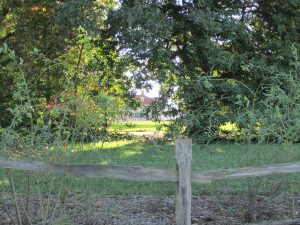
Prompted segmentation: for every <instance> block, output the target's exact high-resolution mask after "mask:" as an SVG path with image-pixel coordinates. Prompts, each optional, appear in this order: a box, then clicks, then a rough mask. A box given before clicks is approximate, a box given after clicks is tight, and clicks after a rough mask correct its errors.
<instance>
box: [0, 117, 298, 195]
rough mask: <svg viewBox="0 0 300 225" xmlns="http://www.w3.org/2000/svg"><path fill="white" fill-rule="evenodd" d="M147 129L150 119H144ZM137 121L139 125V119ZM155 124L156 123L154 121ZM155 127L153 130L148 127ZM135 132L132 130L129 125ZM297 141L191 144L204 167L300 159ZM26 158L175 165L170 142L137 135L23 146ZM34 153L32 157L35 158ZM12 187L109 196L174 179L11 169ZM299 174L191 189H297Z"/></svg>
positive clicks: (1, 180)
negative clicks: (146, 179) (130, 178)
mask: <svg viewBox="0 0 300 225" xmlns="http://www.w3.org/2000/svg"><path fill="white" fill-rule="evenodd" d="M146 124H147V125H145V124H144V125H141V126H143V129H144V128H145V126H148V128H149V130H150V127H152V128H153V124H150V123H149V122H147V123H146ZM137 125H138V124H137ZM154 127H155V126H154ZM152 130H153V129H152ZM131 131H135V130H131ZM299 147H300V146H299V145H298V144H297V145H292V146H289V147H288V148H286V147H284V146H282V145H275V144H261V145H255V144H249V145H243V144H210V145H197V144H194V145H193V160H192V170H194V171H205V170H211V169H226V168H239V167H251V166H262V165H268V164H276V163H286V162H296V161H300V148H299ZM26 155H27V158H29V159H32V158H34V160H45V161H52V162H56V163H61V164H88V165H122V166H145V167H153V168H168V169H174V170H175V155H174V142H162V141H160V140H155V139H154V140H151V141H141V139H140V138H139V137H136V138H133V139H132V140H119V141H112V142H104V143H102V142H99V143H89V144H77V145H73V146H72V145H68V146H65V147H63V146H62V147H57V146H56V147H51V146H49V147H48V149H47V150H43V151H38V150H34V149H31V150H27V153H26ZM33 156H34V157H33ZM6 174H7V170H4V169H1V170H0V186H1V189H2V190H7V191H9V190H10V188H9V180H8V177H7V176H6ZM13 174H14V181H15V188H16V190H17V191H20V192H26V191H27V190H28V185H27V184H30V188H33V189H34V188H38V189H39V190H42V191H45V192H47V191H48V190H49V189H51V191H55V190H58V189H61V188H62V187H63V188H64V190H67V191H69V192H78V193H82V192H86V191H87V190H88V191H89V192H91V193H96V194H100V195H103V196H112V195H173V194H174V193H175V184H174V183H170V182H131V181H126V180H121V179H110V178H97V179H84V178H78V177H70V176H63V175H54V174H50V173H46V174H45V173H44V174H39V173H31V172H22V171H13ZM299 178H300V176H299V174H294V175H272V176H266V177H263V178H246V179H239V180H221V181H214V182H212V183H211V184H205V185H196V184H194V185H193V194H195V195H197V194H201V193H210V194H215V193H228V192H234V193H242V192H243V191H245V190H246V189H249V188H251V187H252V186H253V185H257V187H256V188H257V190H258V191H259V192H261V193H268V192H269V191H272V190H273V189H274V188H278V189H279V190H281V191H291V189H293V190H300V179H299Z"/></svg>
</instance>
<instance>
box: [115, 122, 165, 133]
mask: <svg viewBox="0 0 300 225" xmlns="http://www.w3.org/2000/svg"><path fill="white" fill-rule="evenodd" d="M169 123H170V122H169V121H162V122H160V123H158V122H153V121H148V120H147V121H125V122H117V123H114V124H113V125H112V126H111V127H110V131H123V132H146V131H153V132H154V131H157V130H158V129H162V130H165V128H164V127H163V125H168V124H169Z"/></svg>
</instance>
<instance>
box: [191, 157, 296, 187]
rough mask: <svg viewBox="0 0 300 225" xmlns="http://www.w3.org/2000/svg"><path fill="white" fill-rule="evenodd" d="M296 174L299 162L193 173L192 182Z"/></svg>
mask: <svg viewBox="0 0 300 225" xmlns="http://www.w3.org/2000/svg"><path fill="white" fill-rule="evenodd" d="M296 172H300V162H294V163H283V164H275V165H267V166H261V167H248V168H237V169H225V170H209V171H199V172H193V173H192V181H193V182H195V183H199V182H201V181H202V180H203V177H204V178H206V179H208V180H209V179H212V180H219V179H238V178H245V177H258V176H267V175H272V174H286V173H296Z"/></svg>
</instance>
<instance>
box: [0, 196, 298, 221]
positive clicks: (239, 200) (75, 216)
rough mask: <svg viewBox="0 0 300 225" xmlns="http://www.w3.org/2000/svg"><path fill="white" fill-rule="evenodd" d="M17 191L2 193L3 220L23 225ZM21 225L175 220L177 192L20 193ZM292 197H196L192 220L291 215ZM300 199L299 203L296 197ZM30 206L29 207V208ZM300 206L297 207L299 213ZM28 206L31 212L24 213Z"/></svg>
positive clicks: (280, 217) (276, 217)
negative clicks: (158, 193)
mask: <svg viewBox="0 0 300 225" xmlns="http://www.w3.org/2000/svg"><path fill="white" fill-rule="evenodd" d="M12 199H13V198H12V196H10V195H8V196H5V197H4V196H1V198H0V225H11V224H18V219H17V218H18V217H17V216H16V215H17V214H16V207H15V204H14V201H13V200H12ZM17 199H18V202H19V203H20V204H19V207H18V208H19V211H20V214H21V220H22V224H23V225H26V224H32V225H40V224H55V225H71V224H78V225H79V224H80V225H104V224H105V225H172V224H175V197H174V196H164V197H157V196H112V197H105V198H103V197H93V198H91V197H86V196H77V195H74V194H69V195H68V196H61V197H60V198H57V196H55V195H50V196H48V195H46V194H44V195H43V196H42V195H40V196H30V197H27V196H17ZM291 203H292V200H291V196H289V195H287V194H284V195H280V196H276V197H275V198H274V197H272V198H268V197H266V196H255V198H250V199H249V197H248V198H246V199H245V198H244V197H242V196H236V195H220V196H209V195H201V196H196V197H195V196H194V197H193V199H192V224H193V225H196V224H201V225H229V224H230V225H241V224H247V223H248V222H259V221H265V220H282V219H289V218H291V217H292V215H291V214H292V204H291ZM296 203H297V202H296ZM25 209H26V210H25ZM298 210H299V207H298V206H296V212H295V213H296V215H297V214H298ZM25 211H26V213H24V212H25Z"/></svg>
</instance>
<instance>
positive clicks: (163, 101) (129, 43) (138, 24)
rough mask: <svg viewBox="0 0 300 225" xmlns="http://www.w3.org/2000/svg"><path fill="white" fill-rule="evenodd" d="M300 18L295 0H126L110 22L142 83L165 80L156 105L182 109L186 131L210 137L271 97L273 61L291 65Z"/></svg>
mask: <svg viewBox="0 0 300 225" xmlns="http://www.w3.org/2000/svg"><path fill="white" fill-rule="evenodd" d="M270 8H271V9H272V10H271V11H270ZM287 14H289V15H291V18H290V17H287V16H286V15H287ZM285 18H289V19H285ZM299 18H300V17H299V3H298V1H292V0H291V1H285V3H284V4H281V2H280V1H275V0H274V1H267V2H266V1H254V0H237V1H217V0H209V1H201V0H194V1H184V0H183V1H172V0H169V1H141V0H140V1H133V0H126V1H125V0H124V1H121V2H120V7H119V8H118V9H116V10H113V11H111V13H110V16H109V20H108V21H109V22H110V24H111V32H112V33H113V34H114V35H115V39H116V41H118V42H119V45H120V49H121V51H123V52H125V53H126V56H127V57H128V58H130V59H131V61H132V64H133V65H134V69H132V70H133V74H134V76H133V77H134V79H135V81H136V82H137V84H138V85H144V84H145V83H146V82H147V80H155V81H157V82H159V83H160V84H161V85H162V90H161V98H160V103H159V104H156V105H155V106H156V109H152V111H151V109H150V112H161V111H164V112H166V114H169V115H173V116H177V122H178V123H181V124H183V125H184V127H185V133H187V134H188V135H190V136H193V137H195V138H198V139H199V138H200V139H201V138H202V139H203V138H204V139H205V140H206V139H207V137H212V138H214V137H216V136H218V132H219V131H218V128H219V126H220V124H222V123H223V122H226V121H233V122H238V125H239V126H240V127H241V126H243V123H241V122H239V121H237V117H238V115H240V114H242V113H243V112H244V111H245V110H248V109H249V107H250V106H251V107H252V106H253V104H256V103H257V102H258V99H261V98H263V97H264V93H265V92H266V91H267V89H268V88H269V82H274V81H273V80H271V79H269V78H270V77H272V76H273V74H272V71H273V70H272V67H278V68H280V69H284V70H286V69H287V68H288V67H289V65H288V62H289V61H290V60H289V59H290V57H288V54H289V53H288V52H289V51H288V50H287V46H289V45H290V44H291V43H293V42H296V43H298V42H299V29H297V28H296V27H295V26H294V25H295V24H297V22H299V21H298V20H299ZM116 24H118V26H117V27H116V26H115V25H116ZM168 99H172V102H173V104H169V102H168ZM174 103H175V104H176V107H175V106H174ZM250 103H251V104H250ZM239 118H241V117H240V116H239Z"/></svg>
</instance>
